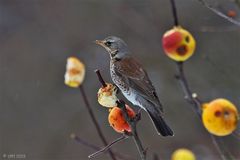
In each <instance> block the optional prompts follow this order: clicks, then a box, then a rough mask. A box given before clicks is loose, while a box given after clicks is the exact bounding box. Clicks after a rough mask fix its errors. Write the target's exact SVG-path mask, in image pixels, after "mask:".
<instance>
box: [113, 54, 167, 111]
mask: <svg viewBox="0 0 240 160" xmlns="http://www.w3.org/2000/svg"><path fill="white" fill-rule="evenodd" d="M114 65H115V67H116V71H117V72H119V74H120V75H121V76H122V77H124V79H125V83H127V84H129V86H130V87H131V88H132V89H134V90H136V92H137V93H139V95H140V96H143V97H144V98H145V99H146V100H148V101H150V102H151V103H153V104H155V105H156V106H159V107H160V110H161V111H163V108H162V105H161V103H160V101H159V98H158V96H157V93H156V91H155V88H154V87H153V85H152V83H151V81H150V80H149V78H148V75H147V73H146V71H145V70H144V69H143V68H142V65H141V64H140V63H139V62H138V61H136V60H135V59H134V58H132V57H127V58H124V59H121V60H120V61H116V62H115V64H114Z"/></svg>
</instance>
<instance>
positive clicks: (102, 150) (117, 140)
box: [88, 134, 128, 159]
mask: <svg viewBox="0 0 240 160" xmlns="http://www.w3.org/2000/svg"><path fill="white" fill-rule="evenodd" d="M127 138H128V136H126V135H124V134H123V135H122V136H121V137H119V138H117V139H116V140H114V141H113V142H111V143H109V144H108V145H107V146H105V147H103V148H102V149H100V150H98V151H97V152H95V153H93V154H91V155H89V156H88V158H90V159H91V158H94V157H96V156H98V155H99V154H102V153H104V152H106V151H107V150H109V149H110V148H111V147H112V146H113V145H114V144H116V143H119V142H121V141H123V140H125V139H127Z"/></svg>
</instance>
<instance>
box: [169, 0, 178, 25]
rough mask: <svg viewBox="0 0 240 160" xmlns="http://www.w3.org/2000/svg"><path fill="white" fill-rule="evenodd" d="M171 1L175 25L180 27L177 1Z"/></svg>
mask: <svg viewBox="0 0 240 160" xmlns="http://www.w3.org/2000/svg"><path fill="white" fill-rule="evenodd" d="M170 1H171V6H172V13H173V19H174V25H175V26H178V25H179V23H178V16H177V8H176V4H175V0H170Z"/></svg>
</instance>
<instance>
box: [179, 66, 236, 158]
mask: <svg viewBox="0 0 240 160" xmlns="http://www.w3.org/2000/svg"><path fill="white" fill-rule="evenodd" d="M177 70H178V74H177V76H176V78H177V80H178V81H179V83H180V85H181V87H182V89H183V91H184V94H185V98H186V100H187V101H188V102H189V103H190V104H192V106H193V109H194V110H195V112H196V113H197V115H198V117H199V119H201V114H202V113H201V104H202V101H201V100H200V99H199V98H198V97H197V94H196V93H193V92H192V91H191V89H190V87H189V85H188V81H187V79H186V77H185V73H184V68H183V62H177ZM210 135H211V138H212V140H213V144H214V145H215V147H216V148H217V150H218V152H219V154H220V156H221V158H222V159H223V160H232V159H233V156H232V154H231V153H230V152H228V150H227V149H226V148H225V147H224V144H223V142H222V141H220V138H219V137H217V136H214V135H212V134H210Z"/></svg>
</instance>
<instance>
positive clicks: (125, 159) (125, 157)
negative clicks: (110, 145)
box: [70, 134, 136, 160]
mask: <svg viewBox="0 0 240 160" xmlns="http://www.w3.org/2000/svg"><path fill="white" fill-rule="evenodd" d="M70 138H72V139H74V140H75V141H76V142H78V143H80V144H82V145H83V146H86V147H88V148H90V149H92V150H95V151H98V150H100V149H101V148H100V147H98V146H96V145H95V144H92V143H89V142H88V141H86V140H84V139H82V138H80V137H78V136H77V135H75V134H71V135H70ZM104 153H105V154H106V152H104ZM113 153H114V155H115V156H116V157H118V158H119V159H121V160H136V159H134V158H133V157H130V156H128V155H124V154H121V153H119V152H114V151H113Z"/></svg>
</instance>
